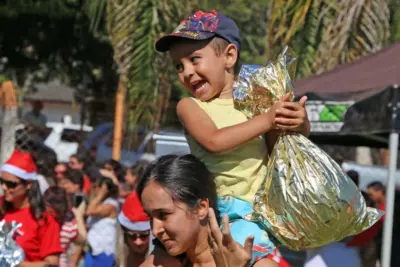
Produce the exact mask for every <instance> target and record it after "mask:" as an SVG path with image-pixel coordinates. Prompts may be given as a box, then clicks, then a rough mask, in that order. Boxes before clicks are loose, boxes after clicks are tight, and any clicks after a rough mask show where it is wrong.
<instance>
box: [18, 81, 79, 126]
mask: <svg viewBox="0 0 400 267" xmlns="http://www.w3.org/2000/svg"><path fill="white" fill-rule="evenodd" d="M36 88H37V91H36V92H34V93H30V94H28V95H26V96H25V97H24V103H23V107H22V114H25V113H26V112H29V111H30V110H31V109H32V105H31V102H32V101H37V100H40V101H42V102H43V106H44V108H43V110H42V113H43V114H44V115H45V116H46V117H47V121H48V122H61V121H62V120H63V118H64V116H66V115H68V116H70V117H71V118H72V123H78V124H79V123H80V118H81V106H80V105H79V104H78V103H76V101H75V99H74V92H75V90H74V89H73V88H71V87H69V86H67V85H65V84H62V83H61V82H60V81H58V80H54V81H51V82H49V83H39V84H37V85H36Z"/></svg>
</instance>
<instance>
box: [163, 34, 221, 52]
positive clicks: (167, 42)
mask: <svg viewBox="0 0 400 267" xmlns="http://www.w3.org/2000/svg"><path fill="white" fill-rule="evenodd" d="M214 36H215V33H213V32H191V31H187V32H185V31H182V32H179V33H171V34H168V35H165V36H163V37H161V38H160V39H158V40H157V42H156V50H157V51H158V52H167V51H168V50H169V49H170V47H171V45H172V44H173V43H174V42H176V41H177V40H179V39H182V38H184V39H191V40H206V39H209V38H211V37H214Z"/></svg>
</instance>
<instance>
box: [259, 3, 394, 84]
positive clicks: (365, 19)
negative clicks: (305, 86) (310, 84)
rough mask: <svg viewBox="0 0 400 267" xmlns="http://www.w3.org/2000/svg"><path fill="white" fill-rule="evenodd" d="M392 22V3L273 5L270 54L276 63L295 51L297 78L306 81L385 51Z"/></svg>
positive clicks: (270, 20) (270, 22)
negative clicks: (285, 49)
mask: <svg viewBox="0 0 400 267" xmlns="http://www.w3.org/2000/svg"><path fill="white" fill-rule="evenodd" d="M397 2H398V1H397ZM397 9H399V8H397ZM398 13H399V12H398V11H397V17H398V16H399V15H398ZM389 21H390V15H389V1H388V0H350V1H349V0H274V1H273V3H272V6H271V9H270V18H269V21H268V25H267V28H268V29H267V49H266V50H267V51H268V56H269V57H273V56H274V55H276V53H277V52H279V51H280V50H281V49H282V47H283V46H284V45H287V44H288V45H290V46H292V47H293V48H294V50H295V51H296V53H297V55H298V59H299V60H298V71H297V76H298V77H307V76H310V75H312V74H319V73H322V72H324V71H328V70H331V69H332V68H334V67H336V66H337V65H339V64H343V63H346V62H350V61H353V60H355V59H357V58H359V57H360V56H363V55H366V54H369V53H374V52H376V51H378V50H379V49H381V48H382V47H383V46H384V45H385V44H387V43H388V42H389V41H390V27H389ZM393 31H394V30H393Z"/></svg>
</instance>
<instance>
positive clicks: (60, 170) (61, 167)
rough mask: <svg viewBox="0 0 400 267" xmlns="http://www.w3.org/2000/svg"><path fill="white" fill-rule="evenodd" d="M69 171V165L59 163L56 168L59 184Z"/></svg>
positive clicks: (55, 174)
mask: <svg viewBox="0 0 400 267" xmlns="http://www.w3.org/2000/svg"><path fill="white" fill-rule="evenodd" d="M67 170H68V164H67V163H65V162H59V163H57V165H56V166H55V167H54V176H55V177H56V180H57V182H59V181H60V180H61V179H62V178H64V177H65V173H66V172H67Z"/></svg>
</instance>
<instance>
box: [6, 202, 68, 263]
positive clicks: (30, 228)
mask: <svg viewBox="0 0 400 267" xmlns="http://www.w3.org/2000/svg"><path fill="white" fill-rule="evenodd" d="M43 215H44V218H43V219H41V220H40V221H39V222H37V221H36V220H35V219H34V217H33V216H32V214H31V211H30V207H27V208H22V209H19V210H16V211H10V212H7V213H6V214H5V216H4V219H5V220H6V222H8V223H11V222H12V221H16V222H17V223H21V224H22V226H21V227H20V228H18V230H17V231H16V232H15V234H14V240H15V242H16V243H17V244H18V245H19V246H20V247H21V248H22V249H23V250H24V252H25V260H26V261H29V262H35V261H41V260H43V259H44V258H45V257H47V256H50V255H53V254H59V253H61V252H62V250H61V245H60V226H59V224H58V223H57V222H56V220H55V219H54V218H53V217H52V216H51V215H50V214H49V213H47V212H45V213H44V214H43Z"/></svg>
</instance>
